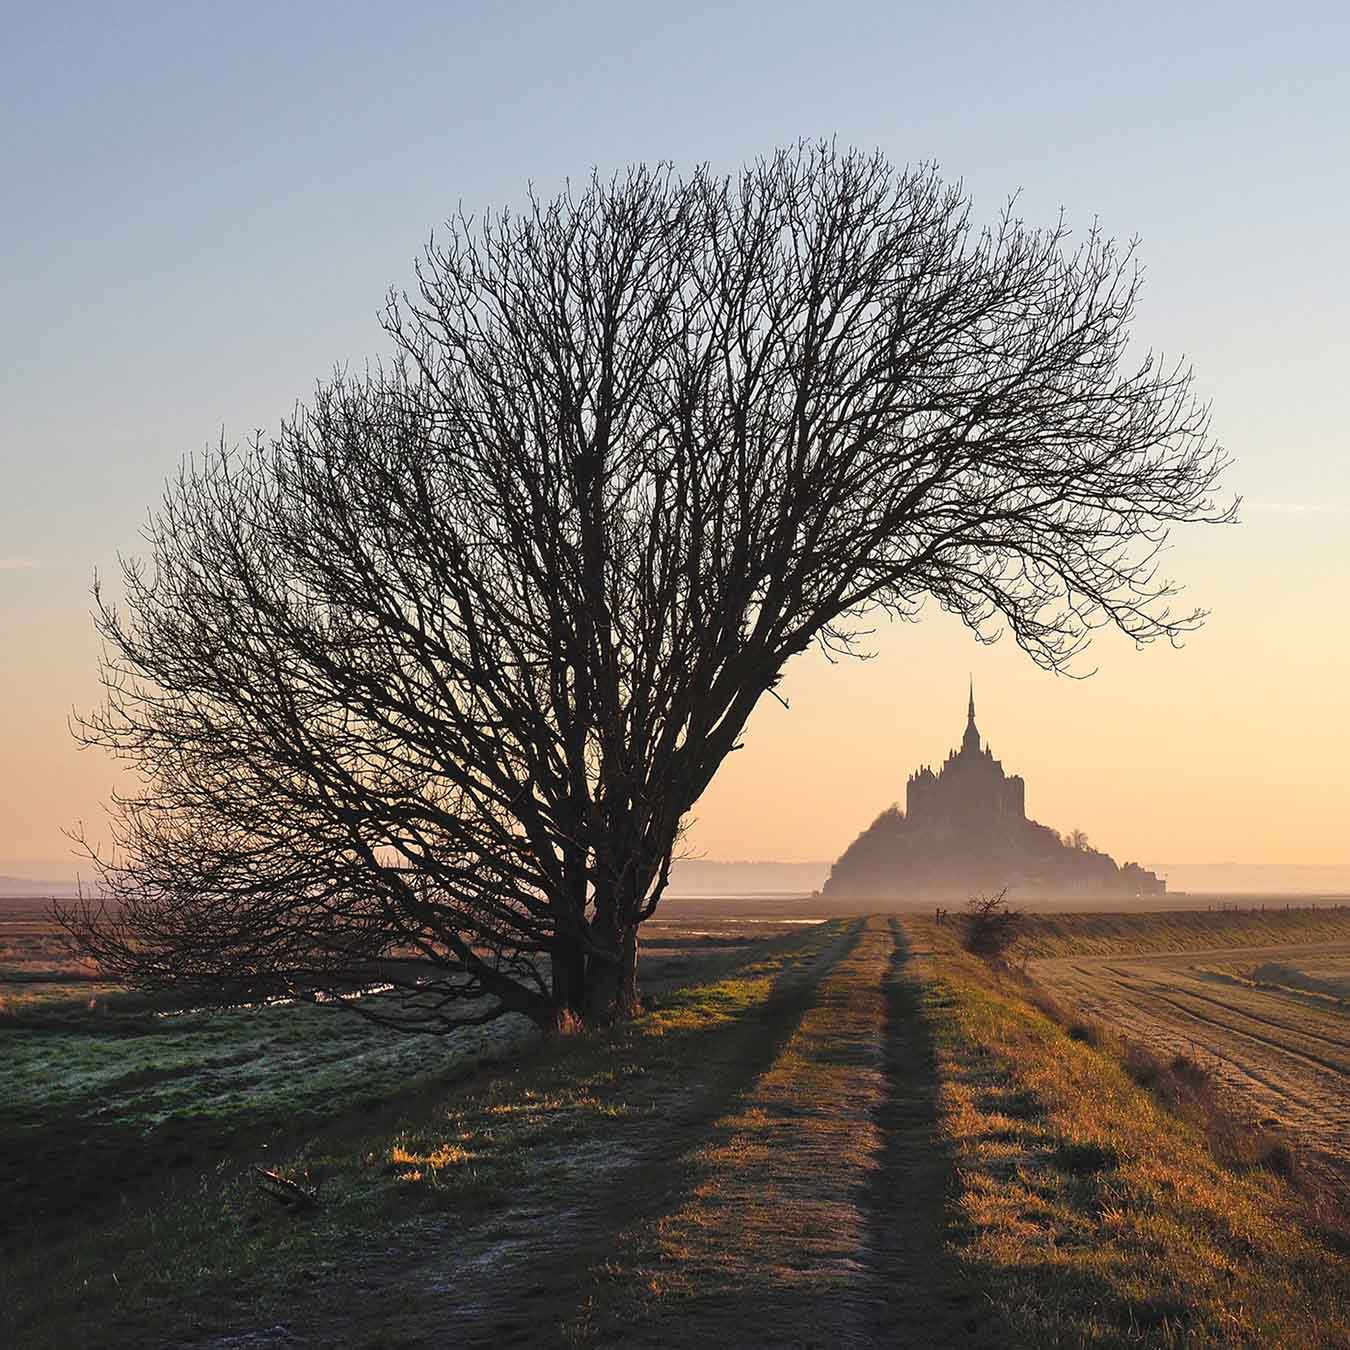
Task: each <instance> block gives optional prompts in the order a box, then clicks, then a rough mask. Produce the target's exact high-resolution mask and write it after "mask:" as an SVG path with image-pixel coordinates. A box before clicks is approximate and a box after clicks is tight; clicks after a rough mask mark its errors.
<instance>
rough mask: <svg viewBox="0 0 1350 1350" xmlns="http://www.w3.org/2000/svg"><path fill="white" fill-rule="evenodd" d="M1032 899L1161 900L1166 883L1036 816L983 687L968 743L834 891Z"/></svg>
mask: <svg viewBox="0 0 1350 1350" xmlns="http://www.w3.org/2000/svg"><path fill="white" fill-rule="evenodd" d="M1004 887H1006V888H1007V889H1008V890H1009V891H1010V892H1014V893H1021V894H1025V895H1052V896H1070V895H1102V894H1110V895H1122V896H1128V895H1161V894H1163V893H1164V892H1165V891H1166V883H1165V882H1164V881H1162V880H1161V879H1160V878H1158V877H1157V876H1156V875H1154V873H1152V872H1150V871H1147V870H1146V869H1144V868H1142V867H1140V866H1139V865H1138V864H1137V863H1126V864H1125V865H1124V866H1123V867H1118V866H1117V865H1116V863H1115V862H1114V861H1113V860H1112V859H1111V858H1110V857H1108V856H1107V854H1105V853H1103V852H1101V851H1099V850H1097V849H1093V848H1089V847H1087V846H1086V844H1085V843H1084V842H1083V841H1081V840H1080V841H1079V845H1077V846H1075V845H1073V844H1071V843H1069V842H1068V841H1066V840H1064V839H1062V838H1061V837H1060V836H1059V835H1058V834H1057V833H1056V832H1055V831H1054V830H1052V829H1050V828H1049V827H1048V826H1045V825H1042V824H1040V823H1039V822H1038V821H1035V820H1031V819H1029V818H1028V817H1027V814H1026V784H1025V783H1024V782H1023V780H1022V778H1021V776H1020V775H1018V774H1009V773H1006V772H1005V771H1004V768H1003V765H1002V763H1001V762H1000V761H999V760H997V759H995V758H994V753H993V751H992V750H991V749H990V747H989V745H988V744H987V743H984V744H982V743H981V739H980V732H979V728H978V726H977V725H976V722H975V686H974V683H973V682H972V683H971V686H970V691H969V697H968V702H967V706H966V728H965V733H964V735H963V736H962V737H961V744H960V745H959V746H958V747H957V748H956V749H955V750H953V751H952V752H951V753H950V754H949V755H948V756H947V758H946V759H945V760H944V761H943V763H942V766H941V768H939V769H938V770H937V772H936V773H935V772H934V771H933V770H932V769H931V768H929V767H928V766H927V765H925V766H923V767H922V768H920V769H918V770H916V771H915V772H914V773H912V774H910V776H909V781H908V782H907V783H906V785H905V810H904V811H903V812H902V811H900V809H899V808H898V807H892V808H890V809H889V810H887V811H883V812H882V813H881V815H880V816H878V817H877V819H876V820H875V821H873V823H872V824H871V825H870V826H869V827H868V828H867V829H866V830H864V831H863V833H862V834H860V835H859V836H858V838H857V839H855V840H854V841H853V843H852V844H851V845H850V846H849V847H848V849H847V850H846V851H845V852H844V854H843V855H842V856H841V857H840V859H839V860H838V862H836V863H835V865H834V867H833V869H832V870H831V872H830V877H829V880H828V881H826V883H825V888H824V890H825V893H826V894H829V895H839V896H859V897H863V896H888V895H893V896H901V895H933V896H944V897H949V898H950V897H959V896H961V894H962V893H965V894H970V893H972V892H974V891H976V890H989V889H991V888H992V889H995V890H998V889H1003V888H1004Z"/></svg>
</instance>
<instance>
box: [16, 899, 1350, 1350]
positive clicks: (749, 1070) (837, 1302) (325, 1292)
mask: <svg viewBox="0 0 1350 1350" xmlns="http://www.w3.org/2000/svg"><path fill="white" fill-rule="evenodd" d="M719 969H720V972H721V974H720V976H719V974H718V973H717V971H713V972H711V973H710V974H709V976H708V978H707V979H706V981H705V982H704V983H702V984H699V985H697V986H693V987H689V988H684V989H680V990H676V991H674V992H673V993H672V994H671V995H670V996H669V997H667V998H666V999H664V1000H663V1001H662V1003H661V1005H660V1006H659V1007H658V1008H657V1009H656V1010H654V1011H652V1012H649V1013H647V1014H645V1015H644V1016H643V1017H641V1018H639V1019H637V1020H636V1021H635V1022H633V1023H630V1024H627V1025H625V1026H624V1027H621V1028H617V1029H615V1030H614V1032H613V1033H607V1034H589V1035H583V1036H579V1037H576V1038H574V1039H573V1040H571V1041H563V1042H552V1043H549V1044H542V1045H539V1046H538V1047H536V1048H535V1049H534V1050H532V1051H531V1052H529V1053H527V1054H524V1055H522V1056H521V1058H520V1059H519V1060H518V1061H514V1062H512V1063H510V1064H508V1065H503V1066H499V1067H498V1068H497V1069H496V1070H494V1071H493V1072H491V1073H486V1074H483V1075H480V1077H479V1078H478V1079H476V1080H474V1081H472V1082H469V1083H460V1084H455V1085H450V1086H447V1087H446V1088H445V1089H444V1091H443V1092H442V1093H441V1095H439V1096H434V1097H432V1098H428V1099H425V1100H423V1099H418V1100H417V1102H412V1101H409V1102H407V1103H404V1104H403V1105H398V1104H397V1103H391V1105H390V1108H389V1111H390V1113H391V1114H388V1115H386V1116H384V1117H381V1118H379V1119H376V1120H372V1121H370V1122H368V1123H367V1122H363V1121H361V1120H359V1119H356V1120H352V1121H348V1122H347V1123H346V1124H343V1125H340V1126H335V1127H334V1129H333V1130H331V1131H329V1133H328V1134H326V1135H325V1136H323V1137H322V1138H319V1139H317V1140H316V1141H315V1142H314V1143H313V1144H312V1145H307V1146H306V1147H305V1149H304V1150H303V1151H301V1152H300V1153H297V1154H295V1155H294V1156H293V1157H291V1158H290V1165H291V1166H293V1167H297V1168H298V1167H300V1166H302V1165H305V1164H307V1163H315V1164H322V1165H323V1166H324V1168H325V1170H326V1172H327V1173H328V1174H329V1175H330V1177H331V1180H330V1181H329V1182H328V1183H326V1184H327V1185H329V1186H330V1187H331V1191H325V1203H324V1205H323V1206H321V1207H320V1208H319V1209H317V1210H314V1211H311V1212H309V1213H307V1214H305V1215H296V1216H293V1215H289V1214H287V1215H280V1216H279V1215H277V1214H276V1213H275V1212H274V1211H272V1210H269V1209H266V1208H260V1207H259V1206H260V1205H263V1206H265V1202H260V1201H259V1200H258V1199H257V1197H256V1194H255V1193H254V1192H253V1191H252V1190H251V1188H249V1187H248V1185H247V1182H246V1179H245V1180H234V1181H231V1180H229V1179H228V1178H225V1179H223V1180H221V1181H220V1182H204V1183H203V1185H202V1188H201V1190H200V1192H199V1193H195V1194H194V1195H190V1196H186V1197H184V1199H183V1200H182V1201H181V1203H178V1204H177V1206H176V1207H167V1208H165V1207H161V1208H158V1209H155V1210H153V1211H152V1212H151V1213H149V1214H148V1215H147V1216H145V1217H144V1218H137V1219H134V1220H128V1221H127V1222H126V1223H125V1224H123V1225H122V1226H120V1227H117V1228H114V1229H108V1230H103V1231H101V1232H99V1233H98V1234H97V1235H95V1240H94V1241H92V1242H91V1243H90V1244H89V1245H88V1247H87V1249H82V1251H83V1255H82V1256H81V1257H80V1260H81V1261H82V1262H83V1264H82V1265H81V1264H78V1263H77V1264H75V1265H72V1266H69V1267H68V1268H63V1270H62V1273H61V1277H60V1279H59V1280H53V1281H51V1283H52V1285H53V1292H52V1293H51V1294H50V1296H49V1297H48V1298H47V1301H46V1302H40V1303H34V1304H30V1305H28V1306H26V1307H20V1308H19V1309H18V1320H17V1321H16V1322H12V1323H11V1324H10V1325H11V1326H14V1327H17V1329H18V1331H19V1335H18V1338H17V1340H15V1341H14V1343H15V1344H16V1345H19V1346H23V1347H27V1348H31V1350H38V1348H39V1347H40V1348H41V1350H47V1347H56V1346H61V1347H65V1346H73V1345H82V1346H83V1345H87V1346H91V1347H95V1346H127V1345H138V1346H139V1345H144V1346H147V1347H153V1346H161V1347H165V1346H170V1347H174V1350H226V1347H229V1350H261V1347H265V1346H277V1345H285V1346H288V1347H292V1348H293V1350H319V1348H320V1347H334V1348H338V1347H340V1348H341V1350H379V1348H383V1350H391V1348H392V1347H413V1346H442V1345H454V1346H461V1347H474V1346H484V1347H486V1346H492V1347H512V1346H519V1347H535V1346H540V1347H549V1346H562V1347H573V1348H577V1347H591V1346H606V1345H623V1346H624V1347H636V1350H642V1348H643V1347H657V1346H668V1345H688V1346H714V1347H719V1348H726V1350H730V1348H732V1347H747V1348H748V1350H754V1348H755V1347H774V1350H787V1347H833V1346H844V1347H847V1346H858V1347H863V1346H873V1345H876V1346H915V1347H920V1346H925V1347H941V1346H962V1347H972V1348H973V1350H982V1348H983V1350H992V1348H993V1347H996V1346H997V1347H1003V1346H1009V1347H1013V1346H1027V1347H1031V1346H1036V1347H1039V1346H1054V1345H1058V1346H1064V1347H1069V1346H1083V1345H1094V1346H1122V1347H1123V1346H1133V1345H1138V1344H1143V1345H1156V1346H1178V1347H1180V1346H1183V1345H1184V1346H1188V1347H1190V1346H1228V1345H1234V1346H1236V1345H1242V1346H1250V1347H1257V1346H1264V1345H1268V1344H1287V1345H1290V1346H1307V1347H1320V1346H1323V1345H1328V1346H1329V1345H1338V1344H1343V1343H1350V1342H1347V1341H1346V1340H1345V1333H1347V1332H1350V1309H1348V1308H1347V1306H1346V1304H1347V1300H1346V1298H1345V1289H1344V1283H1345V1282H1344V1258H1343V1254H1342V1255H1338V1254H1337V1252H1336V1250H1333V1247H1331V1246H1329V1245H1328V1241H1330V1240H1332V1239H1326V1240H1324V1239H1323V1238H1321V1237H1319V1236H1318V1235H1317V1234H1316V1233H1315V1232H1314V1231H1313V1230H1312V1229H1311V1228H1309V1227H1307V1226H1306V1225H1305V1224H1304V1219H1303V1217H1302V1215H1303V1211H1302V1210H1300V1209H1298V1208H1297V1206H1295V1204H1294V1200H1293V1197H1292V1196H1291V1194H1290V1193H1288V1192H1287V1190H1286V1189H1284V1188H1283V1183H1280V1182H1279V1181H1278V1179H1277V1178H1274V1177H1272V1176H1270V1175H1269V1174H1266V1173H1259V1174H1251V1175H1243V1176H1238V1175H1235V1174H1233V1173H1232V1172H1229V1171H1226V1170H1224V1168H1222V1167H1221V1166H1219V1165H1218V1164H1216V1162H1215V1161H1214V1160H1213V1159H1211V1158H1210V1157H1209V1156H1208V1155H1207V1154H1206V1153H1205V1151H1204V1147H1203V1143H1202V1141H1200V1140H1198V1139H1197V1138H1195V1137H1193V1134H1192V1132H1190V1131H1189V1129H1188V1127H1185V1126H1184V1125H1183V1124H1181V1123H1180V1122H1178V1121H1177V1120H1176V1119H1174V1118H1171V1117H1169V1116H1167V1115H1166V1114H1165V1113H1164V1112H1162V1111H1161V1110H1159V1109H1158V1107H1157V1106H1156V1105H1155V1104H1154V1103H1153V1102H1152V1100H1151V1099H1150V1098H1149V1097H1148V1095H1147V1094H1146V1093H1145V1092H1143V1091H1142V1090H1141V1089H1140V1088H1139V1087H1138V1086H1137V1085H1136V1084H1135V1083H1133V1082H1132V1081H1131V1080H1129V1079H1128V1077H1127V1076H1126V1074H1125V1073H1124V1071H1123V1069H1122V1067H1121V1065H1120V1063H1119V1062H1118V1061H1117V1060H1116V1059H1113V1058H1112V1055H1111V1054H1110V1053H1108V1052H1107V1051H1106V1050H1104V1049H1098V1048H1096V1047H1094V1046H1093V1045H1090V1044H1087V1043H1085V1042H1084V1041H1082V1040H1081V1039H1075V1038H1074V1037H1073V1036H1072V1035H1071V1034H1070V1032H1069V1031H1067V1030H1066V1029H1065V1028H1064V1027H1062V1026H1059V1025H1057V1024H1055V1023H1053V1022H1052V1021H1051V1020H1050V1019H1048V1018H1047V1017H1046V1016H1044V1015H1043V1013H1042V1012H1041V1011H1039V1010H1037V1009H1036V1008H1035V1007H1033V1006H1032V1005H1031V1004H1030V1003H1028V1002H1027V1001H1026V999H1025V998H1024V997H1023V995H1022V993H1020V992H1019V989H1021V988H1022V986H1021V985H1020V984H1018V982H1017V981H1016V980H1013V979H1011V978H1005V976H1004V975H1001V974H999V973H998V972H997V971H991V970H990V969H989V968H988V967H987V966H984V965H983V964H982V963H979V962H976V961H974V960H973V959H971V958H968V957H966V956H965V955H964V954H962V953H960V952H959V951H957V950H956V949H955V946H954V944H953V942H952V939H951V935H950V934H949V933H946V932H945V931H943V930H938V929H935V928H934V927H933V925H931V924H929V923H926V922H922V921H901V920H896V919H885V918H875V917H874V918H871V919H866V920H863V919H857V920H852V921H847V922H835V923H831V924H827V925H822V926H821V927H820V928H818V929H814V930H811V931H810V932H807V933H803V934H800V935H796V936H794V937H792V938H790V939H783V940H779V941H774V942H769V943H766V944H764V945H763V946H761V947H759V948H757V949H755V950H754V951H752V952H749V953H747V954H746V956H745V957H744V958H743V959H741V960H739V961H738V963H737V964H735V965H732V966H723V967H720V968H719ZM278 1161H282V1160H278ZM330 1196H331V1198H329V1197H330ZM1332 1238H1333V1239H1334V1235H1332ZM114 1262H115V1263H116V1264H115V1265H114V1264H113V1263H114ZM119 1271H120V1273H121V1277H122V1278H121V1279H120V1280H119V1279H118V1272H119ZM0 1283H2V1282H0ZM70 1290H77V1291H79V1292H78V1294H77V1295H76V1296H75V1297H73V1298H72V1297H70V1296H69V1294H68V1293H67V1292H66V1291H70ZM14 1292H18V1293H24V1292H25V1291H23V1290H17V1291H11V1294H12V1293H14ZM5 1302H6V1299H5V1292H4V1290H3V1289H2V1288H0V1313H3V1309H4V1305H5ZM10 1302H11V1303H14V1302H16V1301H15V1300H14V1299H13V1298H11V1299H10ZM3 1322H4V1317H3V1316H0V1324H2V1323H3ZM3 1330H4V1326H3V1325H0V1331H3ZM1272 1337H1274V1339H1272ZM1338 1337H1339V1338H1340V1339H1337V1338H1338ZM3 1339H4V1336H3V1335H0V1340H3Z"/></svg>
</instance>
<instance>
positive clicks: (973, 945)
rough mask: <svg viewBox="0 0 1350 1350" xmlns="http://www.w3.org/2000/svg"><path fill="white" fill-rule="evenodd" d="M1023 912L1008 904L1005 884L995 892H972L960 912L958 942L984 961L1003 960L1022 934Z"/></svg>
mask: <svg viewBox="0 0 1350 1350" xmlns="http://www.w3.org/2000/svg"><path fill="white" fill-rule="evenodd" d="M1023 919H1024V916H1023V915H1022V913H1021V911H1019V910H1015V909H1009V908H1008V888H1007V887H1006V886H1005V887H1004V888H1003V889H1002V890H1001V891H999V892H998V894H997V895H972V896H971V897H970V899H969V900H967V901H966V912H965V913H964V914H962V915H961V945H962V946H963V947H964V948H965V949H966V950H967V951H968V952H971V953H973V954H974V955H975V956H980V957H983V958H984V959H985V960H986V961H995V962H1000V961H1005V960H1006V959H1007V957H1008V954H1009V953H1010V952H1011V951H1012V949H1013V947H1014V946H1016V945H1017V942H1018V940H1019V939H1020V938H1021V936H1022V924H1023Z"/></svg>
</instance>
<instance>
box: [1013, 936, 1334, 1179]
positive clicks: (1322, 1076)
mask: <svg viewBox="0 0 1350 1350" xmlns="http://www.w3.org/2000/svg"><path fill="white" fill-rule="evenodd" d="M1337 969H1339V970H1341V971H1344V972H1350V943H1334V944H1327V943H1323V944H1319V945H1316V946H1282V947H1244V948H1233V947H1229V948H1222V949H1215V950H1212V951H1206V952H1186V953H1180V954H1166V955H1140V956H1076V957H1058V958H1052V959H1047V960H1040V961H1033V962H1031V963H1030V965H1029V967H1028V971H1029V973H1030V974H1031V975H1032V977H1033V978H1034V979H1035V980H1036V981H1037V982H1038V983H1040V984H1042V985H1043V986H1045V987H1046V988H1048V989H1049V990H1051V991H1052V992H1053V993H1055V994H1056V995H1057V996H1058V997H1060V998H1061V999H1063V1000H1065V1001H1067V1002H1071V1003H1073V1004H1075V1005H1077V1006H1078V1007H1079V1008H1081V1009H1082V1010H1083V1012H1085V1013H1087V1014H1088V1015H1089V1016H1092V1017H1095V1018H1096V1019H1098V1020H1099V1021H1101V1022H1104V1023H1105V1024H1106V1025H1108V1026H1110V1027H1111V1028H1113V1029H1114V1030H1116V1031H1118V1032H1120V1033H1121V1034H1122V1035H1124V1036H1126V1037H1129V1038H1131V1039H1133V1040H1136V1041H1139V1042H1142V1043H1143V1044H1145V1045H1148V1046H1150V1047H1152V1048H1153V1049H1155V1050H1159V1051H1163V1052H1166V1053H1174V1052H1175V1053H1182V1054H1186V1055H1190V1056H1191V1057H1192V1058H1195V1059H1197V1060H1199V1061H1200V1062H1201V1063H1202V1064H1203V1065H1205V1066H1206V1067H1207V1068H1209V1069H1210V1070H1211V1071H1212V1072H1214V1073H1215V1075H1216V1076H1217V1077H1218V1078H1219V1080H1220V1081H1221V1082H1222V1083H1223V1084H1224V1086H1225V1087H1227V1088H1228V1089H1229V1090H1230V1091H1231V1092H1232V1093H1234V1094H1235V1095H1236V1096H1237V1098H1238V1099H1239V1101H1240V1102H1241V1103H1242V1104H1243V1105H1244V1106H1245V1108H1246V1113H1247V1114H1249V1115H1251V1116H1253V1117H1254V1118H1256V1119H1258V1120H1261V1121H1262V1122H1263V1123H1265V1124H1267V1125H1278V1126H1279V1127H1281V1128H1283V1129H1284V1130H1286V1131H1288V1132H1289V1133H1290V1135H1291V1136H1292V1137H1293V1138H1294V1139H1295V1140H1296V1141H1297V1143H1298V1144H1299V1145H1300V1146H1301V1149H1302V1151H1303V1152H1304V1154H1305V1156H1306V1157H1307V1158H1308V1160H1309V1162H1310V1163H1311V1164H1312V1165H1314V1166H1319V1167H1323V1168H1325V1169H1327V1170H1328V1171H1331V1172H1333V1173H1335V1174H1337V1175H1339V1176H1340V1177H1341V1178H1343V1179H1345V1180H1347V1181H1350V1004H1347V1002H1346V1001H1345V1000H1344V999H1342V998H1337V997H1335V996H1334V994H1328V993H1323V992H1321V989H1322V988H1331V987H1334V986H1333V982H1332V980H1331V978H1330V976H1329V975H1328V974H1327V972H1328V971H1332V970H1337ZM1305 970H1315V971H1316V974H1317V976H1318V978H1316V979H1307V980H1300V979H1299V973H1300V972H1301V971H1305ZM1280 972H1283V974H1282V976H1281V978H1280V979H1272V978H1270V976H1271V975H1272V973H1274V974H1277V975H1279V974H1280ZM1285 980H1292V981H1297V982H1298V983H1302V984H1304V985H1305V986H1309V987H1302V988H1300V987H1296V985H1295V984H1291V983H1284V982H1283V981H1285Z"/></svg>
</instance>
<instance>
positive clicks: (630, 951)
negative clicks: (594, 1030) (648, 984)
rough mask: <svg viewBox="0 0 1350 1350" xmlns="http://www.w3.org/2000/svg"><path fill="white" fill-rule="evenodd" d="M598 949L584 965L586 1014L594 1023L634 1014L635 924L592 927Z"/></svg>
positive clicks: (625, 1019) (636, 940)
mask: <svg viewBox="0 0 1350 1350" xmlns="http://www.w3.org/2000/svg"><path fill="white" fill-rule="evenodd" d="M592 935H593V937H594V938H595V939H596V940H597V942H598V944H599V946H598V950H596V951H594V952H592V953H591V958H590V961H589V962H588V964H587V969H586V1018H587V1021H589V1022H592V1023H595V1024H597V1025H607V1024H609V1023H612V1022H623V1021H627V1020H628V1019H629V1018H630V1017H636V1016H637V1013H638V1011H639V1003H638V934H637V925H636V924H630V925H628V926H627V927H625V928H622V929H620V928H618V927H617V926H616V925H614V924H610V923H607V924H605V925H604V926H603V928H602V927H601V926H600V925H599V924H597V925H596V926H594V927H593V928H592Z"/></svg>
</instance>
